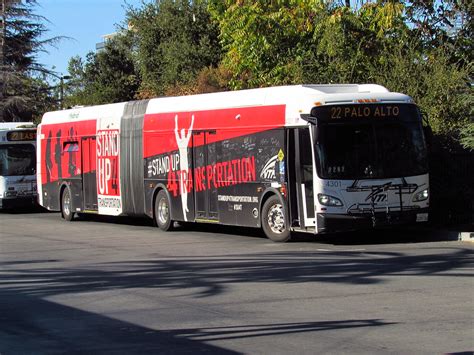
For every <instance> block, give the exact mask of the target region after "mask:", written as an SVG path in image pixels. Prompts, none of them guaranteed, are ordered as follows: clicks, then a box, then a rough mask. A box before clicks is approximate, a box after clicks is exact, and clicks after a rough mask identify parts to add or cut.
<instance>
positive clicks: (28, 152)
mask: <svg viewBox="0 0 474 355" xmlns="http://www.w3.org/2000/svg"><path fill="white" fill-rule="evenodd" d="M36 202H37V188H36V125H35V124H33V123H32V122H0V208H1V209H7V208H17V207H27V206H32V205H34V204H36Z"/></svg>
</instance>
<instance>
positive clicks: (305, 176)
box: [288, 127, 316, 228]
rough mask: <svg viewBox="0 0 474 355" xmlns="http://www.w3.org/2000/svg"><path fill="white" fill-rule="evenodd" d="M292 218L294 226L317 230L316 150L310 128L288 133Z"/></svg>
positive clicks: (297, 129) (296, 129) (293, 130)
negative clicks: (315, 208)
mask: <svg viewBox="0 0 474 355" xmlns="http://www.w3.org/2000/svg"><path fill="white" fill-rule="evenodd" d="M288 141H289V144H288V149H289V151H288V156H289V157H294V159H292V160H291V161H289V165H290V169H289V185H290V186H289V190H290V217H291V224H292V225H293V226H299V227H302V228H315V227H316V218H315V211H314V205H315V200H314V198H315V196H314V186H313V180H314V176H313V174H314V172H315V169H314V163H313V162H314V149H313V144H312V139H311V134H310V127H303V128H295V129H292V130H289V133H288Z"/></svg>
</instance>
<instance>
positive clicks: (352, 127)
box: [316, 111, 428, 179]
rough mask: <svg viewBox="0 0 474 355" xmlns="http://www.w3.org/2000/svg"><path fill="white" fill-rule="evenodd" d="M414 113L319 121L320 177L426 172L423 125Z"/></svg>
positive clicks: (338, 177)
mask: <svg viewBox="0 0 474 355" xmlns="http://www.w3.org/2000/svg"><path fill="white" fill-rule="evenodd" d="M413 112H414V113H415V112H416V111H413ZM416 116H417V117H413V116H412V117H404V118H402V119H400V117H398V118H397V119H393V117H385V118H383V119H373V118H372V117H364V119H362V120H344V119H343V120H327V121H323V122H320V123H318V141H317V146H316V151H317V156H318V158H319V164H318V165H319V166H318V173H319V175H320V177H321V178H326V179H382V178H393V177H400V176H415V175H422V174H425V173H427V172H428V165H427V156H426V145H425V140H424V136H423V128H422V125H421V122H420V119H419V118H418V117H419V116H418V115H417V114H416Z"/></svg>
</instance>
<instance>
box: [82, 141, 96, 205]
mask: <svg viewBox="0 0 474 355" xmlns="http://www.w3.org/2000/svg"><path fill="white" fill-rule="evenodd" d="M95 143H96V138H95V137H84V138H82V144H81V147H82V192H83V196H84V210H89V211H91V210H92V211H97V210H98V208H97V180H96V171H97V168H96V160H97V155H96V145H95Z"/></svg>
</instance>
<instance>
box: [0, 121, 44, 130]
mask: <svg viewBox="0 0 474 355" xmlns="http://www.w3.org/2000/svg"><path fill="white" fill-rule="evenodd" d="M26 128H29V129H31V128H36V125H35V124H34V123H33V122H0V130H2V131H6V130H12V129H26Z"/></svg>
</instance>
